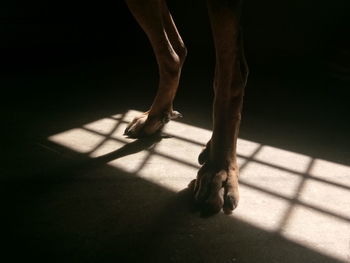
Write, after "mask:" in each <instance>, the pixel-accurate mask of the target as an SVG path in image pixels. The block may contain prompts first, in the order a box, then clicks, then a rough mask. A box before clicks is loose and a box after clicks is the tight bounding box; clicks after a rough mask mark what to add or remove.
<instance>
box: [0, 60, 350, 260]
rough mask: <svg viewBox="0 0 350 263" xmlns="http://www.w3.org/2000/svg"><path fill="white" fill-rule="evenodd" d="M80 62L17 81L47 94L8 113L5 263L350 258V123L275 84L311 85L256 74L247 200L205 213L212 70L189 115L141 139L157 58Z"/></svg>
mask: <svg viewBox="0 0 350 263" xmlns="http://www.w3.org/2000/svg"><path fill="white" fill-rule="evenodd" d="M84 65H85V64H78V65H75V66H72V67H68V68H67V67H64V68H58V69H57V68H54V69H50V70H49V71H37V72H34V73H33V72H30V73H26V72H24V73H21V75H20V76H18V75H16V76H14V75H11V74H8V75H7V85H8V87H11V85H12V86H13V87H19V86H21V85H28V87H35V86H39V87H41V88H43V89H44V91H41V92H40V98H44V99H36V100H31V102H28V101H27V100H26V99H25V96H26V94H27V93H26V92H28V91H24V94H20V95H18V96H22V97H21V99H18V98H17V100H18V103H17V104H16V103H15V104H11V105H10V106H6V108H5V107H4V111H3V112H4V113H3V115H4V116H5V117H6V118H5V120H6V127H7V128H6V129H5V130H4V131H5V133H6V136H7V137H6V139H5V140H4V141H3V145H4V148H3V149H4V152H3V156H2V160H3V161H4V164H3V165H2V177H1V188H2V189H1V195H2V196H1V200H2V203H3V204H2V211H3V212H2V213H3V216H2V217H3V218H2V220H3V223H2V227H3V233H5V235H4V236H3V238H4V237H5V239H4V241H5V242H4V243H5V245H2V248H3V251H4V253H5V254H8V255H7V258H8V259H9V261H8V262H17V261H22V260H23V259H26V260H29V259H35V260H36V261H40V262H41V261H45V262H112V261H113V262H137V261H138V262H237V263H238V262H239V263H243V262H247V263H251V262H269V263H270V262H315V263H316V262H317V263H321V262H332V263H336V262H350V162H349V160H350V158H349V157H350V154H349V153H350V151H349V149H350V148H349V147H348V145H349V140H347V139H348V133H347V132H348V131H349V130H347V127H348V126H347V123H346V122H345V121H344V120H340V121H339V120H336V119H335V118H330V117H329V116H327V115H325V114H323V113H324V112H328V113H329V114H330V115H331V116H335V115H332V114H333V113H334V112H332V111H328V110H326V109H323V110H321V111H320V110H319V109H320V105H324V104H323V102H312V103H305V101H307V100H308V99H310V98H311V97H312V94H306V98H304V99H300V96H299V95H298V94H297V95H295V93H293V92H291V93H288V91H283V92H281V93H278V92H275V91H276V86H279V85H287V86H288V85H290V86H292V85H294V84H298V85H300V86H302V85H305V86H307V85H309V84H310V83H313V80H312V79H303V80H300V79H292V78H288V76H287V77H285V78H284V79H282V80H281V79H278V80H276V78H275V77H273V76H272V77H271V76H270V77H267V76H264V77H260V78H259V77H258V76H254V74H253V76H252V77H251V79H250V83H249V84H248V89H247V95H246V102H245V109H244V114H243V122H242V128H241V133H240V139H239V142H238V156H239V164H240V169H241V175H240V193H241V201H240V204H239V207H238V208H237V209H236V210H235V211H234V213H233V214H232V215H231V216H227V215H224V214H223V213H220V214H218V215H215V216H212V217H209V218H202V217H201V216H200V215H199V214H198V213H196V212H194V211H193V210H192V207H191V205H190V200H191V193H190V191H189V190H188V189H187V185H188V183H189V182H190V181H191V180H192V179H194V178H195V177H196V172H197V170H198V168H199V164H198V163H197V156H198V154H199V152H200V151H201V149H202V147H203V146H204V145H205V144H206V142H207V141H208V139H209V138H210V135H211V133H210V127H211V117H210V110H211V109H210V103H211V97H210V96H211V90H210V83H211V82H210V81H209V80H210V74H208V73H207V72H205V71H201V69H196V70H192V71H191V70H188V71H186V69H185V71H184V80H183V82H182V84H181V87H180V91H179V95H178V98H177V103H176V105H175V106H176V109H178V110H179V111H181V112H182V113H183V115H184V118H183V119H181V120H179V121H172V122H170V123H169V124H168V125H167V127H166V128H165V130H164V135H166V136H164V137H163V138H159V139H157V140H154V139H144V140H134V139H129V138H126V137H125V136H123V130H124V129H125V126H126V124H127V122H128V121H130V120H131V119H132V118H133V117H134V116H137V114H139V113H140V112H141V111H143V110H146V109H147V105H149V104H150V101H151V98H152V96H153V94H154V86H156V85H155V84H156V74H155V73H154V72H153V69H154V65H153V68H151V70H149V71H150V76H149V75H148V73H149V72H148V71H147V67H146V68H145V67H142V66H135V65H133V64H132V62H130V64H129V65H131V66H129V68H124V69H123V70H120V68H118V67H117V66H115V65H114V64H113V63H112V64H111V62H110V61H109V62H99V63H96V62H93V63H91V64H89V65H88V66H84ZM131 68H132V71H133V72H134V73H135V72H136V73H137V76H138V77H137V78H135V77H134V75H132V74H131V73H130V72H129V70H131ZM38 72H40V73H38ZM42 72H44V73H42ZM115 72H117V73H115ZM190 74H192V75H193V76H194V77H193V78H192V77H191V78H190V77H189V75H190ZM145 76H148V77H145ZM286 79H287V80H286ZM315 85H316V84H315ZM77 86H78V88H75V87H77ZM106 86H111V88H106ZM113 86H114V87H115V89H114V88H113ZM140 86H143V87H141V88H140ZM199 86H200V87H203V90H204V89H206V90H208V91H203V92H202V91H201V88H199ZM257 86H259V87H261V88H262V89H263V90H264V91H259V89H257V88H255V89H254V87H257ZM45 87H48V88H47V89H46V91H45ZM85 87H87V88H85ZM91 87H95V88H91ZM185 87H186V89H187V90H189V91H188V93H186V90H185ZM249 87H251V90H254V92H251V93H250V92H249ZM301 89H302V87H298V88H296V89H295V92H296V93H297V92H298V91H299V90H301ZM148 90H149V91H150V92H148ZM190 90H192V91H190ZM14 93H15V92H14ZM198 94H201V95H200V96H199V95H198ZM31 95H33V94H31ZM270 95H271V96H270ZM23 96H24V97H23ZM273 96H275V97H273ZM267 97H270V99H269V100H267V101H266V98H267ZM277 97H278V99H276V98H277ZM298 98H299V99H300V101H299V100H298ZM322 98H323V97H322V96H321V95H319V96H317V97H316V99H318V100H321V99H322ZM261 99H262V100H264V99H265V102H264V101H263V102H262V101H261ZM33 101H34V104H35V105H32V104H31V103H32V102H33ZM335 104H336V103H335ZM253 105H254V106H253ZM325 107H326V106H325ZM338 110H339V108H337V111H338ZM316 112H319V113H320V114H319V115H317V114H316ZM338 116H343V115H341V114H340V113H339V115H338ZM339 118H341V117H339ZM324 120H327V124H326V125H325V124H324Z"/></svg>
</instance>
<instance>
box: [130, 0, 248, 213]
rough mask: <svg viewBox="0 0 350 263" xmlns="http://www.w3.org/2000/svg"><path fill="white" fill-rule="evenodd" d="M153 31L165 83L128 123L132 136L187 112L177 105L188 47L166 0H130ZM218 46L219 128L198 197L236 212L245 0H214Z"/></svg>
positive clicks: (213, 207) (215, 208)
mask: <svg viewBox="0 0 350 263" xmlns="http://www.w3.org/2000/svg"><path fill="white" fill-rule="evenodd" d="M125 1H126V3H127V5H128V7H129V9H130V11H131V13H132V14H133V16H134V17H135V19H136V20H137V21H138V23H139V24H140V26H141V27H142V28H143V30H144V31H145V33H146V34H147V36H148V38H149V40H150V42H151V44H152V47H153V50H154V54H155V56H156V59H157V62H158V66H159V76H160V79H159V87H158V92H157V94H156V96H155V98H154V101H153V104H152V105H151V107H150V109H149V111H147V112H145V113H144V114H142V115H141V116H138V117H136V118H135V119H134V120H133V121H132V122H131V123H130V124H129V125H128V127H127V128H126V130H125V133H126V134H127V135H129V136H133V137H138V136H141V135H151V134H153V133H155V132H157V131H158V130H160V129H161V128H162V127H163V126H164V124H165V123H166V122H167V121H169V120H171V119H175V118H177V117H180V116H181V114H179V113H178V112H176V111H174V110H173V100H174V97H175V94H176V90H177V87H178V84H179V79H180V74H181V68H182V65H183V63H184V61H185V58H186V54H187V50H186V47H185V45H184V42H183V41H182V39H181V36H180V34H179V32H178V30H177V28H176V25H175V23H174V21H173V19H172V17H171V14H170V12H169V10H168V7H167V4H166V2H165V0H125ZM207 4H208V12H209V18H210V23H211V29H212V34H213V38H214V44H215V51H216V66H215V77H214V91H215V96H214V105H213V120H214V124H213V134H212V137H211V140H210V141H209V142H208V144H207V146H206V148H205V149H204V150H203V152H202V153H201V154H200V156H199V162H200V163H201V164H203V166H202V167H201V168H200V170H199V171H198V175H197V179H196V181H195V183H194V184H193V191H194V199H195V201H196V203H197V204H199V205H200V206H201V207H202V209H203V211H205V212H207V213H216V212H219V211H220V210H221V209H222V208H223V209H224V211H225V212H226V213H231V212H232V210H233V209H234V208H235V207H237V204H238V199H239V193H238V167H237V162H236V143H237V136H238V131H239V125H240V119H241V108H242V103H243V94H244V87H245V85H246V82H247V76H248V67H247V63H246V61H245V58H244V52H243V41H242V39H241V34H240V30H239V28H240V27H239V20H240V4H241V1H240V0H208V1H207Z"/></svg>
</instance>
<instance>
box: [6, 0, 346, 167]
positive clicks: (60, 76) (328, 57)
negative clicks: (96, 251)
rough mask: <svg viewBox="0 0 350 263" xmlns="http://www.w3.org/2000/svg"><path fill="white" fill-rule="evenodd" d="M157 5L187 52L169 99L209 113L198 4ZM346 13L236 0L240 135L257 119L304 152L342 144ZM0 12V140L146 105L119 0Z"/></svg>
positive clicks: (143, 79) (143, 77) (209, 67)
mask: <svg viewBox="0 0 350 263" xmlns="http://www.w3.org/2000/svg"><path fill="white" fill-rule="evenodd" d="M169 6H170V9H171V11H172V13H173V16H174V18H175V21H176V22H177V25H178V28H179V30H180V32H181V33H182V36H183V39H184V41H185V43H186V45H187V47H188V51H189V55H188V58H187V61H186V63H185V66H184V69H183V77H182V82H181V84H180V88H179V92H178V95H177V99H176V103H177V105H179V106H181V107H183V108H186V106H187V108H188V109H190V108H191V107H192V108H200V109H201V111H203V112H204V114H206V116H210V110H211V101H212V88H211V83H212V75H213V68H214V60H215V59H214V50H213V45H212V39H211V33H210V27H209V22H208V17H207V11H206V5H205V1H200V0H191V1H169ZM349 10H350V9H349V4H348V1H346V0H335V1H302V0H298V1H295V0H294V1H292V0H288V1H282V2H281V1H277V0H274V1H268V2H266V1H257V0H250V1H246V2H245V5H244V8H243V17H242V25H243V27H244V32H245V33H244V34H245V35H244V36H245V45H246V53H247V58H248V62H249V65H250V70H251V74H250V78H249V82H248V87H247V90H246V97H245V105H244V121H243V124H242V125H243V127H245V125H246V126H249V127H253V126H254V125H255V124H256V123H259V125H260V124H262V125H264V122H266V123H269V124H268V125H271V124H273V125H275V126H276V129H277V130H278V129H281V128H284V129H285V130H286V131H287V132H288V131H290V133H298V134H300V135H302V136H304V135H305V134H308V136H306V137H307V138H314V139H315V144H323V143H324V142H327V143H332V145H333V146H334V147H338V145H344V143H347V141H349V140H347V139H348V135H347V134H348V132H349V116H348V112H349V111H348V98H349V96H348V95H349V81H350V73H349V72H350V43H349V37H348V36H349V35H350V27H349ZM0 12H1V13H0V18H1V27H0V33H1V41H0V50H1V88H2V89H1V90H2V96H1V97H2V99H1V100H2V103H1V105H2V112H3V117H4V118H5V123H6V127H7V129H6V130H5V132H6V131H7V132H8V133H9V134H8V135H9V136H10V137H12V138H13V137H15V138H16V140H17V139H18V136H17V135H18V133H21V136H20V137H21V138H22V137H25V136H29V137H31V136H32V135H33V134H34V133H35V132H36V131H33V132H31V131H30V129H28V124H31V126H33V125H34V126H35V125H39V126H40V125H41V126H45V125H49V124H48V123H47V119H55V118H54V116H57V115H58V116H60V117H59V118H62V116H68V115H71V114H73V113H74V112H79V111H80V112H81V111H86V110H92V111H94V110H95V111H100V110H102V109H107V110H109V111H111V112H112V111H113V104H123V103H124V102H125V99H128V100H129V101H130V103H128V105H129V107H133V106H134V105H135V107H136V106H137V105H141V106H140V107H139V109H140V110H146V109H147V106H148V105H149V104H150V102H151V99H152V97H153V95H154V92H155V89H156V86H157V65H156V62H155V60H154V57H153V53H152V49H151V47H150V44H149V43H148V40H147V38H146V36H145V34H144V33H143V32H142V30H141V29H140V28H139V26H138V25H137V23H136V22H135V21H134V19H133V17H132V16H131V14H130V12H129V11H128V10H127V7H126V5H125V3H124V1H103V2H87V1H66V0H63V1H59V2H57V1H56V2H51V1H27V2H19V1H8V2H6V3H2V4H1V8H0ZM140 83H141V85H140ZM144 84H145V85H144ZM149 86H151V88H149ZM56 118H58V117H56ZM63 118H64V117H63ZM266 125H267V124H266ZM207 126H208V125H207ZM207 128H210V127H209V126H208V127H207ZM23 130H25V132H23ZM245 134H246V136H247V137H250V139H255V140H258V139H261V138H260V137H259V136H263V135H259V133H256V132H255V133H254V134H253V133H249V132H246V133H245V129H243V130H242V136H244V135H245ZM311 134H312V135H311ZM281 140H284V141H289V142H290V141H292V140H289V139H286V138H281ZM9 141H10V142H13V140H9ZM271 143H273V142H271ZM291 144H292V143H291ZM289 146H290V147H292V145H289ZM337 158H338V159H337ZM337 158H335V159H337V160H338V161H339V160H340V159H342V160H347V156H344V154H340V156H338V157H337Z"/></svg>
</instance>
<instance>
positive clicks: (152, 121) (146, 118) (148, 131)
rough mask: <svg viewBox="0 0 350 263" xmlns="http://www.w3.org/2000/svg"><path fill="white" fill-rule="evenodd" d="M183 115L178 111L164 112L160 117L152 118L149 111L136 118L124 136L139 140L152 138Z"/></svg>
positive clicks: (154, 116)
mask: <svg viewBox="0 0 350 263" xmlns="http://www.w3.org/2000/svg"><path fill="white" fill-rule="evenodd" d="M181 117H182V114H181V113H179V112H178V111H171V112H163V113H161V114H158V115H153V116H150V114H149V111H148V112H144V113H142V114H141V115H140V116H137V117H135V118H134V119H133V120H132V121H131V122H130V123H129V124H128V126H127V127H126V129H125V131H124V135H127V136H129V137H133V138H137V137H144V136H150V135H153V134H155V133H157V132H159V131H160V130H161V129H162V128H163V127H164V125H165V124H166V123H168V122H169V121H170V120H174V119H177V118H181Z"/></svg>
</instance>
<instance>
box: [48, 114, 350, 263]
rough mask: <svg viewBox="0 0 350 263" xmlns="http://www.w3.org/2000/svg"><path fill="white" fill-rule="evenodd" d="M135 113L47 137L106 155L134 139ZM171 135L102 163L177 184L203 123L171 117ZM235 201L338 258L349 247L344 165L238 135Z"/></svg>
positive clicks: (247, 213)
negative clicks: (127, 133) (129, 130)
mask: <svg viewBox="0 0 350 263" xmlns="http://www.w3.org/2000/svg"><path fill="white" fill-rule="evenodd" d="M139 114H140V112H138V111H134V110H129V111H127V112H126V113H125V114H116V115H113V116H109V117H106V118H103V119H101V120H97V121H95V122H92V123H88V124H86V125H84V126H83V127H78V128H74V129H71V130H68V131H65V132H62V133H59V134H55V135H53V136H50V137H49V138H48V139H49V141H51V142H54V143H56V144H59V145H63V146H65V147H67V148H69V149H72V150H74V151H77V152H79V153H84V154H86V155H87V156H89V157H91V158H97V157H100V156H104V155H106V154H107V155H108V154H110V153H113V152H114V151H116V150H118V149H120V148H122V147H124V146H125V145H128V144H129V143H131V142H134V141H135V140H133V139H129V138H126V137H124V136H123V131H124V129H125V127H126V125H127V123H128V122H129V121H131V120H132V118H133V117H135V116H137V115H139ZM164 133H165V134H167V135H170V136H171V138H167V139H163V140H162V141H160V142H159V143H157V144H152V145H148V146H147V147H146V148H145V149H141V150H140V151H137V152H134V153H131V154H127V155H123V156H121V157H120V156H119V157H118V158H114V159H113V158H112V159H111V160H109V162H108V164H109V165H111V166H113V167H116V168H118V169H121V170H123V171H127V172H129V173H132V174H134V175H135V176H138V177H140V178H143V179H145V180H147V181H150V182H152V183H154V184H158V185H160V186H162V187H164V188H167V189H169V190H171V191H173V192H177V191H181V190H183V189H184V188H186V187H187V185H188V183H189V182H190V181H191V180H193V179H194V178H195V177H196V174H197V171H198V168H199V167H200V166H199V164H198V163H197V157H198V154H199V153H200V151H201V149H202V148H203V147H204V146H205V145H206V143H207V141H208V140H209V139H210V137H211V132H210V131H209V130H206V129H203V128H199V127H195V126H191V125H189V124H184V123H181V122H176V121H172V122H170V123H169V124H168V125H167V126H166V128H165V129H164ZM237 154H238V163H239V165H240V167H241V173H240V182H241V184H240V195H241V201H240V205H239V207H238V208H237V209H236V210H235V212H234V213H233V215H232V216H233V217H235V218H237V219H239V220H242V221H245V222H247V223H249V224H251V225H254V226H256V227H259V228H260V229H263V230H265V231H269V232H272V233H275V234H277V235H281V236H283V237H284V238H287V239H290V240H293V241H294V242H296V243H299V244H301V245H303V246H305V247H308V248H310V249H312V250H316V251H318V252H319V253H321V254H326V255H328V256H331V257H333V258H336V259H339V260H341V261H346V260H347V259H348V256H349V254H350V247H349V246H350V167H349V166H346V165H340V164H336V163H333V162H329V161H326V160H321V159H315V158H313V157H312V156H307V155H303V154H299V153H295V152H290V151H286V150H283V149H279V148H276V147H272V146H269V145H262V144H260V143H257V142H252V141H249V140H243V139H239V140H238V149H237Z"/></svg>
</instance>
